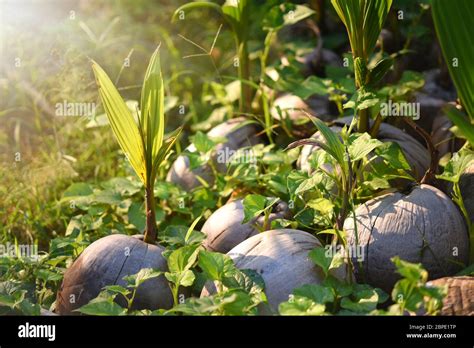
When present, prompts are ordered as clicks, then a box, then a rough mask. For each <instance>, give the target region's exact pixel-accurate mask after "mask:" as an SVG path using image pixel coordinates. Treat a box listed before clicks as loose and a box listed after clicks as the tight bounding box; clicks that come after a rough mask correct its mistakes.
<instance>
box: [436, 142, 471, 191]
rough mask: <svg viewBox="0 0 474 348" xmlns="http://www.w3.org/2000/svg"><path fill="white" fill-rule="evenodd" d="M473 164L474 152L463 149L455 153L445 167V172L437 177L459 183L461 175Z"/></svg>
mask: <svg viewBox="0 0 474 348" xmlns="http://www.w3.org/2000/svg"><path fill="white" fill-rule="evenodd" d="M471 164H474V152H473V151H471V150H467V149H463V150H461V151H459V152H456V153H455V154H454V155H453V157H452V158H451V159H450V160H449V162H448V163H447V164H446V166H445V167H444V171H443V173H442V174H441V175H437V176H436V177H437V178H439V179H443V180H447V181H450V182H453V183H458V182H459V179H460V177H461V175H462V174H463V173H464V171H465V170H466V169H467V168H468V167H469V166H471Z"/></svg>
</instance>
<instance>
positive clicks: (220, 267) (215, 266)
mask: <svg viewBox="0 0 474 348" xmlns="http://www.w3.org/2000/svg"><path fill="white" fill-rule="evenodd" d="M198 265H199V267H200V268H201V269H202V271H203V272H204V274H205V275H206V277H207V278H208V279H211V280H218V281H222V280H223V279H224V277H229V276H230V275H232V274H233V273H234V271H235V269H236V268H235V266H234V263H233V262H232V259H231V258H230V257H229V256H228V255H224V254H221V253H213V252H208V251H204V250H201V251H200V252H199V261H198Z"/></svg>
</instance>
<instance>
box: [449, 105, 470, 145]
mask: <svg viewBox="0 0 474 348" xmlns="http://www.w3.org/2000/svg"><path fill="white" fill-rule="evenodd" d="M444 111H445V113H446V116H448V118H449V119H450V120H451V121H452V122H453V123H454V124H455V125H456V126H457V127H458V128H459V130H460V132H461V134H462V135H464V136H465V137H466V139H467V140H468V141H469V143H470V144H471V145H472V146H474V123H473V122H474V116H471V120H469V119H468V118H467V117H466V115H465V114H463V113H462V112H461V111H459V110H458V109H456V108H455V107H453V106H452V105H448V107H447V108H445V109H444Z"/></svg>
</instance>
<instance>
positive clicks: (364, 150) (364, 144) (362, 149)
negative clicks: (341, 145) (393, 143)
mask: <svg viewBox="0 0 474 348" xmlns="http://www.w3.org/2000/svg"><path fill="white" fill-rule="evenodd" d="M349 142H350V145H349V147H348V152H349V155H350V157H351V161H352V162H356V161H358V160H360V159H362V158H364V157H366V156H367V155H368V154H369V153H371V152H372V151H373V150H375V149H376V148H378V147H380V146H382V145H383V143H382V142H381V141H380V140H377V139H373V138H372V137H371V136H370V135H369V134H367V133H364V134H359V135H354V134H352V135H351V136H350V137H349Z"/></svg>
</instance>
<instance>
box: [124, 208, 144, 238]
mask: <svg viewBox="0 0 474 348" xmlns="http://www.w3.org/2000/svg"><path fill="white" fill-rule="evenodd" d="M127 216H128V222H129V223H130V224H132V225H133V226H135V227H136V229H137V230H138V231H143V230H144V229H145V224H146V215H145V211H144V209H143V207H142V204H140V203H137V202H133V203H132V204H131V205H130V207H129V208H128V213H127Z"/></svg>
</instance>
